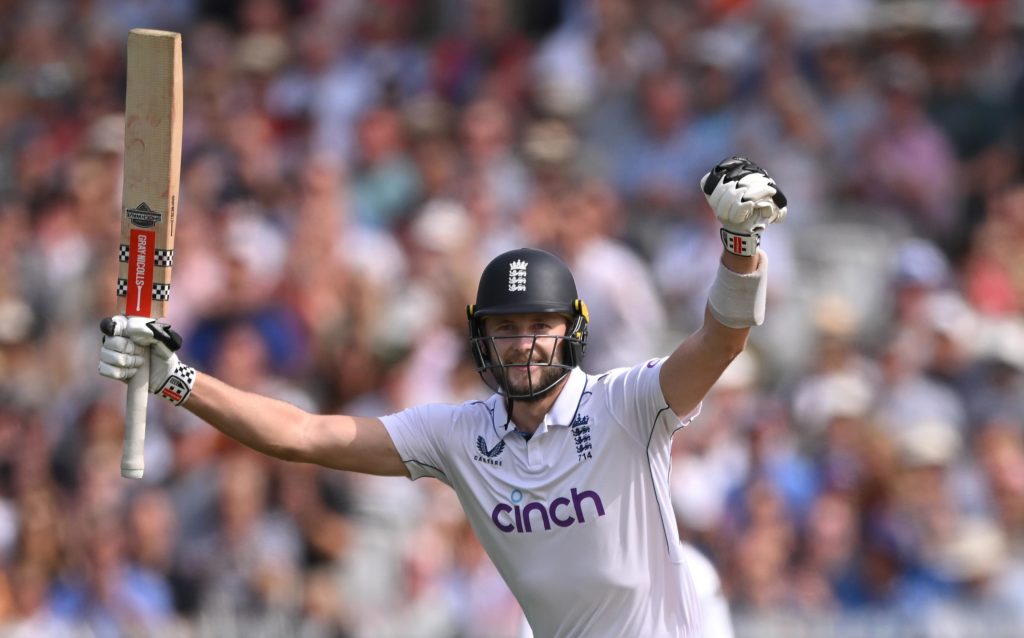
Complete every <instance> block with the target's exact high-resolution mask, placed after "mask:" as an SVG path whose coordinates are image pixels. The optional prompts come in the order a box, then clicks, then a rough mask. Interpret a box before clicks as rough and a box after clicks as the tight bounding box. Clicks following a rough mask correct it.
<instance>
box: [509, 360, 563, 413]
mask: <svg viewBox="0 0 1024 638" xmlns="http://www.w3.org/2000/svg"><path fill="white" fill-rule="evenodd" d="M526 361H527V359H526V356H523V357H519V358H516V359H515V360H511V361H508V362H505V366H512V367H505V368H496V369H494V370H492V374H493V375H494V378H495V380H496V381H497V383H498V386H499V387H500V388H501V389H502V391H503V392H504V393H505V395H506V396H514V397H517V398H516V401H524V402H526V403H532V402H534V401H539V400H541V399H543V398H544V397H546V396H547V395H549V394H551V392H553V391H554V389H555V387H557V385H558V381H559V379H561V378H562V377H564V376H565V375H566V374H568V372H569V369H568V366H566V365H565V364H563V363H562V361H561V357H559V356H555V357H553V358H552V359H551V360H550V362H549V361H548V360H547V359H544V360H541V361H537V360H536V359H534V361H533V363H532V364H531V366H530V367H529V368H527V367H525V366H523V367H520V366H522V365H523V364H525V363H526ZM524 371H525V372H527V374H523V372H524ZM513 377H515V378H513Z"/></svg>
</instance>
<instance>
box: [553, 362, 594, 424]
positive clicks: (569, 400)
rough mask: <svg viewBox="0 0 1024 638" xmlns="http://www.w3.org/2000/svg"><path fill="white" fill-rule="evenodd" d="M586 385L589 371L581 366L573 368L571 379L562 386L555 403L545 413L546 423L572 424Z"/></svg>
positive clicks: (570, 374)
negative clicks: (580, 367)
mask: <svg viewBox="0 0 1024 638" xmlns="http://www.w3.org/2000/svg"><path fill="white" fill-rule="evenodd" d="M586 387H587V373H586V372H584V371H583V370H580V369H579V368H573V369H572V372H570V373H569V379H568V380H567V381H566V382H565V385H563V386H562V391H561V392H559V393H558V398H557V399H555V404H554V405H553V406H551V409H550V410H548V413H547V414H545V415H544V425H548V426H551V425H565V426H569V425H572V420H573V419H574V418H575V417H576V409H577V408H579V405H580V399H581V398H582V397H583V391H584V390H585V389H586Z"/></svg>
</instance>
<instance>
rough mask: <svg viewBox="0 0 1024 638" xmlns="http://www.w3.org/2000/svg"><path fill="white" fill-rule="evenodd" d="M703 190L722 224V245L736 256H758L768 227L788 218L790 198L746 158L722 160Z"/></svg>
mask: <svg viewBox="0 0 1024 638" xmlns="http://www.w3.org/2000/svg"><path fill="white" fill-rule="evenodd" d="M700 187H701V190H703V191H704V195H705V197H707V199H708V203H709V204H711V208H712V210H714V211H715V216H716V217H718V220H719V221H720V222H721V223H722V230H721V232H720V235H721V238H722V245H723V246H725V249H726V250H727V251H729V252H731V253H733V254H736V255H744V256H751V255H754V254H756V253H757V247H758V246H760V245H761V233H762V232H764V229H765V226H767V225H768V224H772V223H774V222H779V221H782V220H783V218H785V216H786V203H787V202H786V196H785V195H784V194H783V193H782V191H781V190H779V187H778V186H776V184H775V180H773V179H772V178H771V177H768V173H766V172H764V169H763V168H761V167H760V166H758V165H757V164H755V163H753V162H751V161H750V160H748V159H747V158H745V157H730V158H728V159H725V160H722V161H721V162H719V163H718V165H717V166H715V167H714V168H713V169H711V172H710V173H708V174H706V175H705V176H704V177H702V178H701V180H700Z"/></svg>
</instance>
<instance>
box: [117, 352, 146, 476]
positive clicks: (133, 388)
mask: <svg viewBox="0 0 1024 638" xmlns="http://www.w3.org/2000/svg"><path fill="white" fill-rule="evenodd" d="M148 402H149V348H146V349H145V352H143V353H142V365H140V366H139V369H138V371H137V372H136V373H135V375H134V376H133V377H132V378H131V379H128V403H127V406H126V407H125V413H124V449H123V451H122V454H121V476H123V477H124V478H133V479H138V478H142V473H143V471H144V470H145V461H144V459H143V456H142V450H143V447H144V444H145V441H146V405H147V404H148Z"/></svg>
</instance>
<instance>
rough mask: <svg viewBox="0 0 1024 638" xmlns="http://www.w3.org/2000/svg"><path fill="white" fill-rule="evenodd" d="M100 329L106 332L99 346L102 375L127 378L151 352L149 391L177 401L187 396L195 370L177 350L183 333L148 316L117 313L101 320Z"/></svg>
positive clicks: (121, 379) (179, 402) (122, 379)
mask: <svg viewBox="0 0 1024 638" xmlns="http://www.w3.org/2000/svg"><path fill="white" fill-rule="evenodd" d="M100 331H101V332H102V333H103V335H104V336H103V345H102V346H101V347H100V365H99V371H100V374H101V375H103V376H105V377H109V378H111V379H117V380H118V381H127V380H128V379H130V378H132V377H133V376H135V373H136V372H138V370H139V366H140V365H142V357H143V356H145V354H146V353H147V352H148V353H149V391H150V392H152V393H153V394H155V395H157V396H161V397H163V398H165V399H167V400H168V401H170V402H171V403H173V404H175V405H181V404H183V403H184V402H185V401H187V400H188V397H189V395H190V394H192V386H193V385H195V382H196V371H195V368H193V367H191V366H188V365H185V364H184V363H182V362H181V361H180V360H179V359H178V355H177V354H175V351H176V350H178V349H179V348H181V335H179V334H178V333H177V332H175V331H174V330H171V327H170V326H168V325H167V324H163V323H157V322H156V321H154V320H152V319H149V318H147V317H126V316H124V315H116V316H113V317H107V318H106V319H104V320H103V321H102V322H100ZM147 348H148V350H147Z"/></svg>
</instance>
